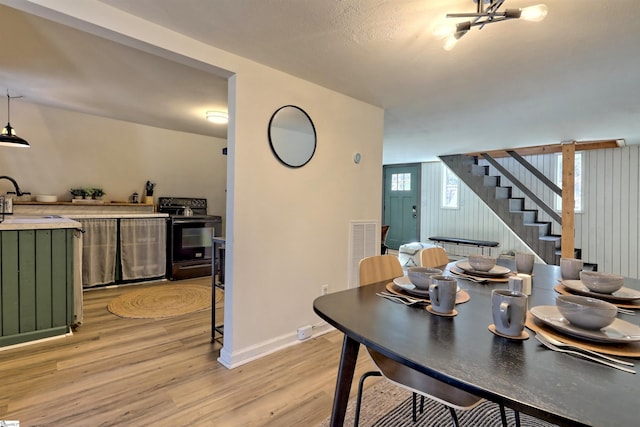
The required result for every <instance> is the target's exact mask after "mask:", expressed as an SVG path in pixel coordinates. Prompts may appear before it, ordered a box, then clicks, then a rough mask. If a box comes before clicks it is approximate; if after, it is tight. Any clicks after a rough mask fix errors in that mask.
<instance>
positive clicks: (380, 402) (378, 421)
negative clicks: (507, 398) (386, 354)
mask: <svg viewBox="0 0 640 427" xmlns="http://www.w3.org/2000/svg"><path fill="white" fill-rule="evenodd" d="M411 401H412V397H411V392H408V391H406V390H404V389H402V388H400V387H397V386H395V385H393V384H391V383H390V382H388V381H385V380H381V381H379V382H378V383H377V384H375V385H374V386H373V387H370V388H368V389H365V391H364V392H363V398H362V408H361V410H360V426H362V427H451V426H452V425H453V422H452V419H451V414H450V412H449V409H448V408H445V406H444V405H442V404H441V403H437V402H435V401H433V400H431V399H425V402H424V412H423V413H420V412H418V417H417V420H416V422H415V423H414V422H413V421H412V418H411V417H412V415H411V412H412V404H411ZM419 402H420V400H419V399H418V403H419ZM354 409H355V398H352V399H350V400H349V405H348V407H347V414H346V417H345V423H344V425H345V426H349V427H350V426H353V420H354ZM505 411H506V415H507V424H508V425H509V426H515V425H516V424H515V416H514V412H513V411H512V410H511V409H508V408H507V409H506V410H505ZM456 413H457V415H458V421H459V422H460V426H461V427H499V426H501V425H502V421H501V419H500V407H499V406H498V405H497V404H495V403H493V402H489V401H484V402H482V403H481V404H480V405H478V406H476V407H475V408H473V409H472V410H469V411H456ZM520 422H521V425H522V426H523V427H554V426H555V424H550V423H547V422H545V421H542V420H539V419H537V418H533V417H530V416H529V415H526V414H520ZM328 426H329V418H327V419H326V420H325V421H324V422H322V423H321V424H320V426H319V427H328Z"/></svg>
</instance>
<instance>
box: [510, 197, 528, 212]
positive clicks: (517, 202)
mask: <svg viewBox="0 0 640 427" xmlns="http://www.w3.org/2000/svg"><path fill="white" fill-rule="evenodd" d="M509 210H510V211H523V210H524V198H522V197H512V198H511V199H510V200H509Z"/></svg>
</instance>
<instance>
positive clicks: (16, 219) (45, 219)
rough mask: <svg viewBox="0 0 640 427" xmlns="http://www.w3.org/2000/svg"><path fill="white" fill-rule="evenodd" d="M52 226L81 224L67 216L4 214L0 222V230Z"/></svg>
mask: <svg viewBox="0 0 640 427" xmlns="http://www.w3.org/2000/svg"><path fill="white" fill-rule="evenodd" d="M52 228H82V224H80V223H79V222H78V221H74V220H72V219H69V218H64V217H51V216H37V215H33V216H28V215H5V217H4V221H2V222H1V223H0V231H5V230H7V231H8V230H40V229H52Z"/></svg>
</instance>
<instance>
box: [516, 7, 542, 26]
mask: <svg viewBox="0 0 640 427" xmlns="http://www.w3.org/2000/svg"><path fill="white" fill-rule="evenodd" d="M546 16H547V6H546V5H544V4H537V5H535V6H529V7H523V8H522V9H520V19H524V20H525V21H531V22H540V21H542V20H543V19H544V18H545V17H546Z"/></svg>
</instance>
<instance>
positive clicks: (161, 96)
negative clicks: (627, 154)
mask: <svg viewBox="0 0 640 427" xmlns="http://www.w3.org/2000/svg"><path fill="white" fill-rule="evenodd" d="M100 1H101V3H103V4H106V5H110V6H112V7H115V8H118V9H121V10H122V11H125V12H127V13H131V14H133V15H136V16H139V17H141V18H144V19H146V20H149V21H152V22H155V23H157V24H160V25H162V26H164V27H167V28H170V29H172V30H174V31H176V32H179V33H183V34H185V35H187V36H189V37H192V38H194V39H198V40H201V41H203V42H205V43H209V44H211V45H214V46H216V47H218V48H221V49H224V50H227V51H230V52H233V53H236V54H238V55H240V56H244V57H247V58H250V59H252V60H255V61H257V62H260V63H263V64H265V65H268V66H271V67H273V68H276V69H280V70H282V71H285V72H287V73H290V74H293V75H296V76H299V77H301V78H304V79H306V80H309V81H313V82H316V83H318V84H320V85H323V86H325V87H328V88H331V89H334V90H336V91H339V92H343V93H346V94H348V95H351V96H353V97H355V98H358V99H361V100H363V101H366V102H369V103H372V104H375V105H378V106H381V107H383V108H384V109H385V137H384V162H385V163H387V164H389V163H403V162H415V161H428V160H433V159H434V158H435V156H437V155H440V154H451V153H456V152H464V151H470V150H473V151H476V150H482V149H497V148H505V147H517V146H529V145H539V144H552V143H557V142H560V141H563V140H570V139H575V140H590V139H610V138H624V139H626V141H627V143H633V144H637V143H640V125H638V123H640V120H638V119H639V115H640V107H639V105H638V101H637V100H638V99H640V77H639V76H640V73H638V71H639V70H640V43H639V41H640V24H639V22H640V8H638V7H636V3H637V2H636V1H634V0H616V1H612V2H602V1H600V2H597V1H595V0H588V1H584V0H564V1H560V0H546V4H547V6H548V8H549V13H548V16H547V18H546V19H545V20H544V21H542V22H540V23H530V22H521V21H510V22H504V23H497V24H493V25H488V26H486V27H484V28H483V29H482V30H477V29H474V30H472V31H471V32H470V33H468V34H467V35H466V36H465V37H463V38H462V39H461V40H460V42H459V43H458V45H457V46H456V48H455V49H454V50H453V51H451V52H446V51H444V50H443V49H442V42H441V41H440V40H436V39H435V38H434V37H433V36H432V35H431V30H432V28H433V27H434V26H435V25H436V24H438V23H440V22H441V21H442V20H443V19H444V18H443V17H444V15H445V14H446V13H447V12H464V11H473V10H474V9H475V4H474V3H473V2H472V1H471V0H321V1H320V0H233V1H231V0H181V1H180V0H136V1H130V0H100ZM539 1H544V0H507V1H506V3H505V5H506V6H507V7H509V8H516V7H525V6H529V5H532V4H535V3H537V2H539ZM0 2H5V3H6V2H7V0H0ZM4 15H5V11H4V10H2V14H1V15H0V18H2V20H3V21H4ZM23 19H26V20H27V21H28V22H29V24H30V25H29V27H30V28H32V30H33V31H35V32H40V33H42V32H43V31H42V28H43V27H46V25H45V24H43V23H42V22H36V21H37V19H36V18H34V17H32V16H31V17H29V16H28V17H26V18H23ZM0 24H2V23H1V22H0ZM49 25H50V26H53V24H52V23H50V24H49ZM0 28H3V26H2V25H0ZM2 31H4V28H3V30H2ZM47 31H51V32H52V34H53V33H54V32H55V31H54V29H52V28H47ZM64 31H71V30H68V29H67V30H63V31H62V32H64ZM72 31H73V32H75V31H76V30H72ZM56 37H58V36H56ZM60 37H62V36H60ZM5 39H6V38H5ZM12 39H13V37H12ZM45 39H46V40H45V41H47V42H50V43H54V42H55V40H57V39H56V38H55V37H52V36H51V35H50V34H49V33H47V35H46V37H45ZM14 40H15V39H14ZM52 40H54V41H53V42H52ZM76 42H77V43H80V47H81V49H82V57H81V58H80V57H78V58H74V60H73V61H72V60H70V59H69V58H64V59H63V60H61V61H62V62H53V63H52V64H51V67H48V70H49V71H50V75H49V76H47V75H46V73H42V71H44V70H40V71H41V73H39V74H38V75H37V76H36V75H31V74H30V73H25V72H24V70H23V74H22V76H21V77H20V78H22V79H23V80H24V79H25V78H27V77H28V78H31V77H34V78H37V80H36V81H38V82H39V84H40V88H39V89H40V90H39V91H37V92H38V95H36V94H35V92H36V91H35V90H34V91H33V92H34V93H33V96H39V97H45V95H44V92H46V90H45V88H46V84H47V81H48V79H49V78H52V79H58V80H57V81H56V84H57V85H58V87H59V93H58V94H57V95H58V96H56V97H55V99H56V102H58V103H68V104H69V105H73V106H72V107H69V108H74V109H79V110H81V109H82V108H83V104H84V105H86V106H85V107H84V108H85V109H86V111H89V112H93V113H96V114H103V115H108V116H109V115H110V116H113V115H114V113H113V112H111V113H104V112H102V113H101V112H100V111H97V110H98V107H97V106H96V105H92V102H91V100H90V99H86V98H91V99H93V100H94V102H96V103H97V104H101V105H100V108H101V109H102V110H108V109H109V107H108V106H109V104H115V103H116V101H117V100H116V99H113V98H117V99H119V100H126V102H125V103H124V105H121V106H119V107H117V108H119V110H118V114H122V113H125V112H126V114H127V117H128V119H129V120H131V121H136V122H142V123H148V124H152V125H158V124H157V122H158V121H161V122H163V123H164V124H165V127H166V126H168V124H169V123H170V124H171V127H172V128H175V129H178V130H184V131H189V132H198V133H204V134H213V130H212V128H211V126H209V127H208V128H205V129H202V127H203V125H207V123H206V122H205V123H199V124H198V125H196V124H195V123H188V120H186V119H185V118H183V117H182V116H181V113H180V110H183V109H184V108H185V106H187V105H192V107H191V111H194V112H193V113H192V114H193V119H194V121H195V118H196V117H197V118H198V120H199V118H200V117H201V116H199V115H198V114H196V113H195V111H196V110H197V109H198V108H200V109H202V108H206V107H205V104H206V103H207V102H209V103H212V102H213V103H215V102H216V101H214V100H215V99H217V98H216V96H218V95H216V94H214V93H211V94H207V96H206V97H205V98H204V99H200V98H198V96H199V95H200V94H199V93H198V91H197V90H195V89H196V88H197V87H199V88H202V86H201V85H199V84H200V83H202V80H201V79H204V80H205V81H206V80H207V79H212V81H216V80H217V81H218V82H219V81H220V79H218V78H217V77H215V76H213V75H209V74H207V73H206V72H203V71H202V70H198V69H195V68H190V67H186V66H184V65H179V64H177V63H176V64H169V65H168V64H166V63H165V62H164V61H166V60H161V59H159V58H154V57H152V56H151V55H148V54H141V53H136V52H133V51H129V52H127V51H126V50H127V49H128V48H124V47H117V46H115V45H111V46H108V45H109V44H110V42H104V41H100V40H96V39H95V37H93V36H89V35H86V34H85V35H78V34H77V33H75V34H74V33H68V34H66V36H64V37H63V41H60V43H64V45H65V46H66V47H67V48H66V49H60V52H53V53H56V54H58V55H61V54H64V55H69V51H70V50H73V49H76V48H75V47H74V48H73V49H68V48H69V47H72V46H74V43H76ZM101 43H107V44H106V45H103V44H101ZM5 44H6V41H5V42H3V43H2V45H3V52H4V51H6V47H5V46H4V45H5ZM16 45H17V47H16V49H21V50H22V53H20V52H17V54H18V55H24V52H25V46H24V43H22V42H20V43H16ZM49 46H50V45H49ZM94 46H100V49H96V48H94ZM49 49H50V50H51V48H50V47H49ZM103 52H108V53H109V54H108V56H107V55H104V54H103ZM120 55H124V56H123V57H122V58H123V59H122V60H118V61H116V62H115V63H113V64H111V66H107V65H108V64H107V65H105V64H102V65H99V66H98V65H96V68H99V69H102V68H104V71H105V73H101V72H100V70H99V69H97V70H96V69H93V70H91V72H87V70H85V69H84V68H83V67H84V65H82V66H81V64H80V63H77V62H76V61H84V62H98V63H100V61H104V60H105V58H120ZM7 62H8V61H3V60H0V78H2V79H3V83H4V82H6V81H9V82H10V83H20V82H18V81H17V80H16V81H12V80H11V75H9V74H12V73H13V74H15V72H17V70H15V69H12V70H11V73H10V72H8V71H7V69H9V68H11V67H10V64H7ZM20 62H23V61H20ZM24 62H26V63H24V64H21V66H22V67H29V66H34V64H29V62H30V61H27V60H25V61H24ZM31 62H38V61H31ZM36 65H37V64H36ZM65 65H67V66H68V67H67V68H65ZM118 67H122V68H118ZM68 68H72V69H75V70H76V71H77V72H78V73H77V74H73V73H71V74H70V75H72V76H73V78H74V80H75V82H76V89H74V90H72V89H71V86H72V85H73V83H72V82H66V83H65V82H63V80H64V79H65V75H69V74H68V73H69V69H68ZM78 70H80V71H78ZM72 71H73V70H72ZM192 73H193V74H192ZM78 74H82V75H78ZM88 75H91V76H92V78H93V81H92V84H91V86H90V87H92V88H95V89H94V90H93V91H94V93H93V94H92V95H90V94H87V92H86V90H84V89H83V85H80V84H79V83H82V82H84V80H83V79H86V78H88ZM176 76H179V77H178V78H176ZM40 79H42V81H40ZM132 81H133V83H134V84H135V86H131V84H132ZM100 83H101V84H100ZM18 86H19V85H18ZM86 87H87V86H86V85H85V86H84V88H86ZM212 87H216V88H218V89H219V88H220V87H219V83H218V84H215V83H214V84H212ZM63 88H66V89H65V90H64V91H63ZM132 88H133V89H132ZM51 92H52V93H55V91H51ZM63 92H64V93H63ZM224 95H225V98H224V101H225V102H226V92H225V93H224ZM147 97H149V98H147ZM147 99H149V100H151V102H146V103H142V104H141V105H138V104H137V102H138V101H144V100H147ZM96 100H99V102H97V101H96ZM143 104H144V105H143ZM196 105H197V106H198V108H196ZM149 106H153V107H152V108H149ZM143 107H144V108H143ZM165 115H167V116H165ZM169 116H170V117H169ZM154 120H155V122H154ZM180 120H181V121H180ZM218 132H219V130H218Z"/></svg>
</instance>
